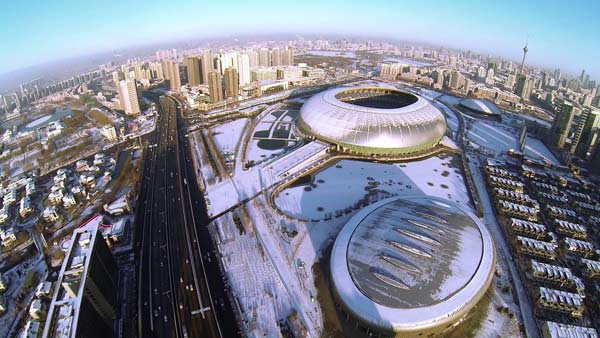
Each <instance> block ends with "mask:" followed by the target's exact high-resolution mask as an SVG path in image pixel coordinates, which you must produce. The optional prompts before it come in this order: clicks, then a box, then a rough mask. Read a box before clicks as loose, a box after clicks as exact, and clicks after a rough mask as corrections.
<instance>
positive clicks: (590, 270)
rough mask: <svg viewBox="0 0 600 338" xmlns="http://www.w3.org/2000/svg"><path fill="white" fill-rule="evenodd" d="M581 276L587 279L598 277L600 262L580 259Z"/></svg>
mask: <svg viewBox="0 0 600 338" xmlns="http://www.w3.org/2000/svg"><path fill="white" fill-rule="evenodd" d="M581 264H582V271H583V274H584V275H585V276H586V277H588V278H596V277H600V262H599V261H593V260H591V259H585V258H582V259H581Z"/></svg>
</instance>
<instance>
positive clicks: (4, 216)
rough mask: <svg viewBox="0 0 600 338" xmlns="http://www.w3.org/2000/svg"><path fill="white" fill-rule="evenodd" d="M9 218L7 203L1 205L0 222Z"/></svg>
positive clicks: (2, 222)
mask: <svg viewBox="0 0 600 338" xmlns="http://www.w3.org/2000/svg"><path fill="white" fill-rule="evenodd" d="M9 219H10V210H9V207H8V205H4V206H2V208H0V224H4V223H6V222H7V221H8V220H9Z"/></svg>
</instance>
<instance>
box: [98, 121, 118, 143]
mask: <svg viewBox="0 0 600 338" xmlns="http://www.w3.org/2000/svg"><path fill="white" fill-rule="evenodd" d="M100 134H101V135H102V136H103V137H104V138H105V139H106V140H107V141H109V142H115V141H117V140H118V137H117V130H116V129H115V127H114V126H112V125H110V124H107V125H104V126H103V127H102V128H100Z"/></svg>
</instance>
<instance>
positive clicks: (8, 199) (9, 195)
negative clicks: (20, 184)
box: [2, 189, 17, 206]
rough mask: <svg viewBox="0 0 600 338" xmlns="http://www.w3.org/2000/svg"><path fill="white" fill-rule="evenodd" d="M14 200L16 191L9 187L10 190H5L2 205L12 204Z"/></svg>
mask: <svg viewBox="0 0 600 338" xmlns="http://www.w3.org/2000/svg"><path fill="white" fill-rule="evenodd" d="M16 201H17V193H16V191H15V190H13V189H11V190H8V192H6V193H5V194H4V198H3V201H2V205H4V206H10V205H13V204H14V203H15V202H16Z"/></svg>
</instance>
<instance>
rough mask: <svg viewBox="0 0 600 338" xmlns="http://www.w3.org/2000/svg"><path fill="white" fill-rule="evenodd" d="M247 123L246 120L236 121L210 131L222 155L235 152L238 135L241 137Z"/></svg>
mask: <svg viewBox="0 0 600 338" xmlns="http://www.w3.org/2000/svg"><path fill="white" fill-rule="evenodd" d="M247 123H248V119H238V120H235V121H232V122H229V123H225V124H222V125H220V126H218V127H216V128H214V129H213V130H212V137H213V139H214V140H215V143H216V145H217V147H218V148H219V150H220V151H221V152H222V153H224V152H234V151H235V147H236V145H237V143H238V141H239V139H240V135H242V131H243V130H244V128H245V127H246V124H247Z"/></svg>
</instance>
